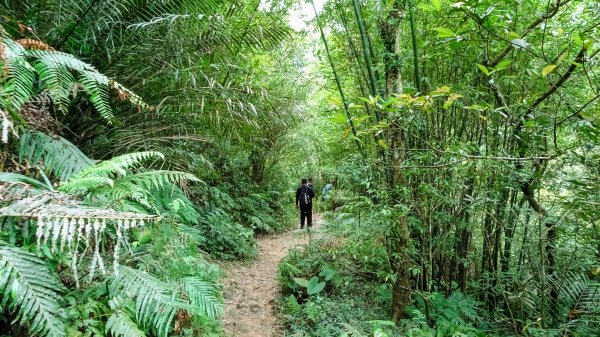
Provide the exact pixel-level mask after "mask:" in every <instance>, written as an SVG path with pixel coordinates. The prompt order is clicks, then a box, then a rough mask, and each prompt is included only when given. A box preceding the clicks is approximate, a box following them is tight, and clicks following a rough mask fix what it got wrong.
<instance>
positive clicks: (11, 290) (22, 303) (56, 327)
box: [0, 241, 65, 337]
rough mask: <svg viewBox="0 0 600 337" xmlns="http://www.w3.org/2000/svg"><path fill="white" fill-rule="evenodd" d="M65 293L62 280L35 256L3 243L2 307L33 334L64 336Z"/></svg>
mask: <svg viewBox="0 0 600 337" xmlns="http://www.w3.org/2000/svg"><path fill="white" fill-rule="evenodd" d="M63 291H64V287H63V285H62V284H61V283H60V281H59V279H58V278H57V277H56V276H55V275H54V274H53V273H52V272H50V270H48V266H47V265H46V263H45V262H44V261H42V260H40V259H39V258H38V257H37V256H35V254H32V253H29V252H27V251H26V250H23V249H20V248H17V247H14V246H11V245H8V244H7V243H5V242H3V241H0V300H1V301H0V305H1V306H2V307H4V308H7V309H8V310H10V311H11V312H13V313H14V314H15V321H17V322H18V323H19V324H22V325H26V326H27V327H28V329H29V331H30V333H31V334H32V335H36V336H43V337H62V336H65V313H64V310H63V308H62V307H61V301H62V299H61V293H62V292H63Z"/></svg>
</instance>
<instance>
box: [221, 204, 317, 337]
mask: <svg viewBox="0 0 600 337" xmlns="http://www.w3.org/2000/svg"><path fill="white" fill-rule="evenodd" d="M322 222H323V221H322V218H321V217H320V216H319V215H318V214H315V215H314V218H313V228H311V231H315V230H317V231H318V227H319V226H320V225H321V224H322ZM308 237H309V235H308V233H307V231H306V230H293V231H289V232H286V233H282V234H278V235H273V236H265V237H261V238H258V239H257V243H258V246H259V253H258V256H257V258H256V260H254V261H252V262H251V263H243V262H233V263H227V264H223V265H222V268H223V271H224V272H225V279H224V297H225V310H224V314H223V327H224V328H225V332H226V333H227V334H229V335H230V336H235V337H246V336H248V337H279V336H281V335H282V329H281V327H279V326H277V317H276V315H275V305H276V302H277V296H278V291H279V288H278V286H277V265H278V264H279V261H280V260H281V259H282V258H283V257H284V256H286V254H287V252H288V250H289V249H290V248H294V247H296V246H298V245H301V244H305V243H307V242H308Z"/></svg>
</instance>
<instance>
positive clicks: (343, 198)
mask: <svg viewBox="0 0 600 337" xmlns="http://www.w3.org/2000/svg"><path fill="white" fill-rule="evenodd" d="M320 207H322V208H324V209H325V210H326V211H325V213H324V215H325V218H326V224H325V226H324V228H322V229H321V230H320V232H317V233H315V234H313V235H312V237H311V240H310V241H309V243H308V244H307V245H306V246H304V247H299V248H297V249H294V250H291V251H290V253H289V254H288V255H287V256H286V257H285V258H284V259H283V260H282V262H281V263H280V265H279V271H278V280H279V283H280V285H281V292H282V296H281V298H280V302H279V310H280V312H281V316H282V323H283V324H284V325H285V326H286V327H287V328H288V330H287V332H286V336H410V337H451V336H452V337H454V336H465V337H466V336H468V337H483V336H490V337H493V336H536V337H541V336H566V335H569V336H592V335H595V333H596V332H597V325H596V323H595V321H594V320H593V319H590V318H588V319H587V320H583V321H579V320H572V319H568V317H567V316H568V313H567V311H564V313H565V316H564V317H565V318H563V320H562V322H563V323H562V324H560V325H559V326H557V327H543V326H542V325H541V324H540V320H539V319H537V318H536V315H537V313H536V312H535V311H530V312H528V313H523V314H522V315H523V316H520V317H516V316H512V317H511V316H510V315H511V313H510V312H506V311H496V312H489V311H487V310H486V307H485V304H484V302H482V301H481V300H480V299H478V298H477V295H476V292H477V291H478V284H477V282H475V281H474V282H472V283H471V284H470V286H471V287H472V288H471V289H473V290H472V291H471V292H467V293H463V292H461V291H460V289H457V288H454V289H451V290H449V291H445V290H438V291H434V292H423V291H413V292H412V296H411V299H412V304H411V305H409V306H407V307H406V308H405V314H406V317H407V318H405V319H402V320H400V321H398V322H393V321H391V320H390V317H391V316H392V313H391V310H390V303H391V300H392V292H391V285H392V283H393V280H394V279H393V278H394V277H395V275H394V273H393V272H392V270H391V267H390V262H389V257H388V253H387V251H386V247H385V241H384V238H385V235H388V234H389V224H388V223H387V222H389V221H390V215H391V214H393V210H391V209H385V208H381V207H375V205H374V204H373V203H372V201H370V199H369V198H366V197H358V196H356V195H354V194H352V193H349V192H347V191H343V190H342V191H334V192H333V193H331V194H330V195H329V196H327V197H326V198H325V200H324V202H323V203H322V204H321V206H320ZM417 275H418V270H414V274H413V276H414V277H415V278H416V276H417ZM312 278H316V279H315V280H314V281H313V282H312V284H310V280H311V279H312ZM573 282H583V285H576V284H573V285H571V288H570V289H572V290H566V292H567V294H565V296H563V297H561V298H562V300H563V301H564V303H565V305H566V304H567V303H568V301H569V300H570V297H569V296H570V294H569V293H570V292H577V290H576V289H578V287H584V288H585V287H586V284H587V283H586V281H583V280H581V279H580V278H578V277H575V278H574V279H573ZM321 284H322V285H321ZM593 287H594V286H593V285H592V288H593ZM579 296H582V297H581V300H585V295H579ZM522 300H526V299H522ZM563 310H564V309H563ZM515 314H516V312H515V313H513V315H515ZM511 319H512V320H517V319H518V320H520V321H521V322H522V325H521V327H522V328H521V330H519V331H514V330H511V328H510V326H511V324H513V323H514V322H513V321H510V320H511Z"/></svg>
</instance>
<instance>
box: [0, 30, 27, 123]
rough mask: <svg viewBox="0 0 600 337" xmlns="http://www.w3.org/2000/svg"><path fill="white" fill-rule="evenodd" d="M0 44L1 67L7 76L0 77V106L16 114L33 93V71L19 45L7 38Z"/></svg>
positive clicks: (23, 50)
mask: <svg viewBox="0 0 600 337" xmlns="http://www.w3.org/2000/svg"><path fill="white" fill-rule="evenodd" d="M2 43H3V48H2V49H3V51H4V57H3V59H4V60H5V61H3V64H2V67H3V68H4V69H5V72H7V74H6V75H7V76H6V77H5V76H2V79H3V81H2V82H4V83H1V84H2V86H1V91H0V105H1V106H3V107H4V108H5V109H7V110H9V111H11V112H12V113H18V112H19V111H20V110H21V107H23V105H24V104H25V102H27V101H28V100H29V98H30V97H31V95H33V93H34V92H33V84H34V81H35V69H34V68H33V67H32V66H31V65H30V64H29V63H28V62H27V61H26V59H25V53H26V51H25V49H24V48H23V47H22V46H21V45H19V44H18V43H16V42H14V41H13V40H11V39H8V38H4V39H2ZM5 62H6V63H5Z"/></svg>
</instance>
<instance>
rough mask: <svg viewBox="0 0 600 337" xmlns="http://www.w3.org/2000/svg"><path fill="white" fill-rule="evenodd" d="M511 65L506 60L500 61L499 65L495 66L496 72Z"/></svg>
mask: <svg viewBox="0 0 600 337" xmlns="http://www.w3.org/2000/svg"><path fill="white" fill-rule="evenodd" d="M510 64H511V61H508V60H504V61H501V62H500V63H498V65H497V66H496V70H502V69H505V68H506V67H508V66H509V65H510Z"/></svg>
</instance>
